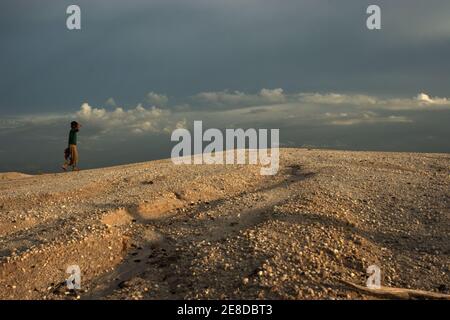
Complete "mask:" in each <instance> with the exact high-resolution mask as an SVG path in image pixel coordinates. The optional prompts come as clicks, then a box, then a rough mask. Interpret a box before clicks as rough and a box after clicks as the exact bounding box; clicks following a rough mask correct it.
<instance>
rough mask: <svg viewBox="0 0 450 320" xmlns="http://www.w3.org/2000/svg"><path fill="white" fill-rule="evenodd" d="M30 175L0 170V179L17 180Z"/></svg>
mask: <svg viewBox="0 0 450 320" xmlns="http://www.w3.org/2000/svg"><path fill="white" fill-rule="evenodd" d="M29 177H32V176H31V175H29V174H25V173H20V172H0V181H3V180H17V179H23V178H29Z"/></svg>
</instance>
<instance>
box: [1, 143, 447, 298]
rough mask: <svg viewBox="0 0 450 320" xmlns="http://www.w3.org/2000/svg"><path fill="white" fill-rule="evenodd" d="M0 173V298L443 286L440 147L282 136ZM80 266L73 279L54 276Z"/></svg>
mask: <svg viewBox="0 0 450 320" xmlns="http://www.w3.org/2000/svg"><path fill="white" fill-rule="evenodd" d="M259 169H260V168H259V167H258V166H242V165H226V166H225V165H182V166H175V165H173V164H172V163H171V162H170V160H162V161H153V162H147V163H139V164H132V165H126V166H119V167H112V168H102V169H96V170H86V171H80V172H70V173H61V174H45V175H39V176H26V175H24V176H22V175H20V174H17V173H14V174H9V175H8V174H2V175H1V178H0V298H1V299H100V298H101V299H183V298H186V299H199V298H200V299H217V298H218V299H241V298H245V299H371V298H374V297H372V296H369V295H364V294H362V293H360V292H357V291H355V290H354V289H352V288H350V287H348V286H346V285H345V284H343V283H342V282H341V280H346V281H351V282H353V283H356V284H360V285H364V284H365V282H366V279H367V274H366V269H367V267H368V266H370V265H372V264H376V265H378V266H379V267H380V268H381V271H382V284H383V285H385V286H395V287H404V288H413V289H422V290H427V291H433V292H441V293H449V289H450V209H449V208H450V206H449V202H450V193H449V190H450V188H449V183H450V170H449V169H450V155H448V154H413V153H371V152H345V151H327V150H306V149H283V150H282V151H281V166H280V170H279V173H278V174H277V175H275V176H261V175H260V174H259ZM69 265H78V266H79V267H80V269H81V290H77V291H75V292H72V291H68V290H67V289H66V287H65V286H64V285H62V283H63V282H64V280H65V279H66V278H67V277H68V274H67V273H66V269H67V267H68V266H69Z"/></svg>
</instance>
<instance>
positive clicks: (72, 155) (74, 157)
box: [61, 121, 81, 171]
mask: <svg viewBox="0 0 450 320" xmlns="http://www.w3.org/2000/svg"><path fill="white" fill-rule="evenodd" d="M80 128H81V125H80V124H79V123H78V122H76V121H72V122H71V123H70V133H69V147H68V148H67V149H66V150H65V152H64V153H65V161H64V164H63V166H62V167H61V168H62V169H63V170H64V171H66V170H67V167H68V166H72V169H73V171H78V170H79V169H78V168H77V164H78V150H77V133H78V131H80Z"/></svg>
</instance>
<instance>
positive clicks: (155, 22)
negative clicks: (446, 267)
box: [0, 0, 450, 172]
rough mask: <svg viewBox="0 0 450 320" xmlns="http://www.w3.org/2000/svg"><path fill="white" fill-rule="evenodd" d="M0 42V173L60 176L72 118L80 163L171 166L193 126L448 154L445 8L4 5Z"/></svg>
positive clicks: (293, 3) (254, 0)
mask: <svg viewBox="0 0 450 320" xmlns="http://www.w3.org/2000/svg"><path fill="white" fill-rule="evenodd" d="M70 4H78V5H79V6H80V7H81V19H82V22H81V25H82V29H81V30H79V31H69V30H67V29H66V18H67V15H66V13H65V11H66V8H67V6H68V5H70ZM369 4H377V5H379V6H380V7H381V9H382V29H381V30H377V31H369V30H368V29H367V28H366V18H367V14H366V8H367V7H368V5H369ZM0 43H1V51H0V58H1V59H0V70H1V72H0V117H1V118H0V119H1V120H0V159H1V160H0V171H7V170H8V171H11V170H14V171H28V172H35V171H49V170H50V171H52V170H53V171H54V170H57V168H58V164H59V162H61V152H62V149H64V146H65V144H66V141H67V137H66V136H67V129H68V124H67V122H68V121H69V120H71V119H78V120H80V121H81V122H82V123H83V124H84V128H83V131H82V132H80V138H79V139H80V155H81V163H80V165H81V166H82V167H83V166H84V167H85V168H89V167H96V166H102V165H111V164H117V163H127V162H133V161H144V160H147V159H155V158H160V157H168V156H169V155H170V149H171V146H172V145H173V144H171V142H170V132H171V130H173V129H174V128H176V127H180V126H184V127H187V128H189V127H191V126H192V121H193V120H194V119H196V120H204V121H205V123H207V124H209V125H211V126H216V127H219V128H226V127H236V126H241V127H257V128H258V127H265V128H280V129H281V139H282V141H281V142H282V144H283V145H286V146H304V145H311V146H317V147H326V148H340V149H356V150H387V151H427V152H450V142H449V141H450V139H449V136H450V135H449V134H450V129H449V127H450V126H449V124H450V101H449V99H448V98H447V97H450V60H449V57H450V1H448V0H430V1H423V0H396V1H392V0H389V1H375V0H373V1H366V0H345V1H332V0H277V1H273V0H177V1H176V0H147V1H135V0H133V1H118V0H96V1H92V0H90V1H46V0H41V1H24V0H3V1H1V3H0Z"/></svg>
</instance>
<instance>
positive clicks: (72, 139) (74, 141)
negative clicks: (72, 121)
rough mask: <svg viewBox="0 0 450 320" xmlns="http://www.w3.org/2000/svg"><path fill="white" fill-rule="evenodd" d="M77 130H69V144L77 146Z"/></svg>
mask: <svg viewBox="0 0 450 320" xmlns="http://www.w3.org/2000/svg"><path fill="white" fill-rule="evenodd" d="M77 132H78V130H77V129H71V130H70V133H69V144H77Z"/></svg>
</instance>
